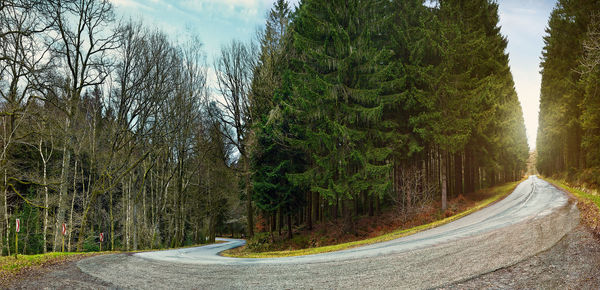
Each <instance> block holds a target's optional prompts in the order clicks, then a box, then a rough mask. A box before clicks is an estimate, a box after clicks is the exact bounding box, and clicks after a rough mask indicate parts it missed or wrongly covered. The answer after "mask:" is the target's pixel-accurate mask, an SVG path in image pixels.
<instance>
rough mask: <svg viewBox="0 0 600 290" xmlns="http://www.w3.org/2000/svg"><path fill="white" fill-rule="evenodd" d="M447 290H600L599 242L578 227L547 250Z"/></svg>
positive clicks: (585, 230)
mask: <svg viewBox="0 0 600 290" xmlns="http://www.w3.org/2000/svg"><path fill="white" fill-rule="evenodd" d="M446 289H600V241H599V240H598V239H596V238H595V237H594V236H593V235H592V234H591V233H590V231H589V230H588V229H586V228H584V227H583V226H582V225H579V226H578V227H577V228H575V229H574V230H573V231H571V232H569V233H568V234H567V235H566V236H565V237H564V238H563V239H562V240H561V241H560V242H558V243H557V244H556V245H555V246H554V247H552V248H550V249H549V250H547V251H544V252H541V253H539V254H537V255H535V256H533V257H531V258H529V259H526V260H524V261H522V262H519V263H517V264H516V265H513V266H510V267H506V268H502V269H499V270H496V271H494V272H490V273H487V274H484V275H481V276H479V277H476V278H473V279H471V280H467V281H464V282H460V283H456V284H453V285H450V286H448V287H447V288H446Z"/></svg>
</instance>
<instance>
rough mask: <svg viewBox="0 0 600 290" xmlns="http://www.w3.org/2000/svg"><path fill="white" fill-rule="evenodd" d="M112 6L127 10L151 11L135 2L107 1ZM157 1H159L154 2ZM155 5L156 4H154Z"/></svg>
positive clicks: (123, 0)
mask: <svg viewBox="0 0 600 290" xmlns="http://www.w3.org/2000/svg"><path fill="white" fill-rule="evenodd" d="M109 1H110V2H111V3H112V4H113V5H115V6H119V7H122V8H128V9H140V8H141V9H145V10H152V7H150V6H148V5H145V4H142V3H140V2H138V1H136V0H109ZM156 1H159V0H156ZM153 2H154V1H153ZM155 3H157V2H155Z"/></svg>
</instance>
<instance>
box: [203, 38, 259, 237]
mask: <svg viewBox="0 0 600 290" xmlns="http://www.w3.org/2000/svg"><path fill="white" fill-rule="evenodd" d="M256 53H257V48H256V45H254V44H253V43H251V44H248V45H246V44H244V43H242V42H239V41H236V40H233V41H232V42H231V43H230V44H229V45H226V46H224V47H222V48H221V55H220V57H219V58H218V59H217V60H216V61H215V65H214V66H215V72H216V74H217V81H218V92H219V96H218V97H217V101H218V102H219V104H220V106H221V107H222V108H223V114H221V116H220V119H221V122H222V123H223V124H225V127H226V128H224V130H222V132H223V134H224V136H225V138H226V139H227V140H228V141H229V142H231V144H233V145H234V146H235V147H236V149H237V150H238V152H239V154H240V159H241V161H242V164H243V168H242V175H243V177H244V180H245V185H246V186H245V191H246V199H247V201H246V202H247V204H246V207H247V215H248V216H247V219H248V234H249V235H250V236H253V235H254V221H253V210H252V190H251V189H250V177H249V160H248V157H249V156H248V150H247V148H248V142H249V135H250V125H251V123H252V115H251V112H250V101H249V100H250V95H251V94H252V92H251V86H252V75H253V72H254V68H255V66H256V59H257V57H256ZM228 128H231V130H228Z"/></svg>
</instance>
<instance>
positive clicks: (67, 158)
mask: <svg viewBox="0 0 600 290" xmlns="http://www.w3.org/2000/svg"><path fill="white" fill-rule="evenodd" d="M66 123H67V125H66V128H67V129H68V128H69V123H70V122H69V119H68V118H67V122H66ZM67 129H66V130H67ZM67 142H68V137H65V145H64V146H63V160H62V169H61V172H60V188H59V191H58V208H57V212H56V216H55V223H54V244H53V246H52V249H53V250H54V251H57V249H58V247H59V246H60V235H61V222H62V221H63V219H64V215H65V209H64V206H63V196H66V195H67V178H68V175H69V163H70V162H71V151H69V148H68V147H67V145H66V144H67Z"/></svg>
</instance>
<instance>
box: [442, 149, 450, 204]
mask: <svg viewBox="0 0 600 290" xmlns="http://www.w3.org/2000/svg"><path fill="white" fill-rule="evenodd" d="M445 159H446V156H445V152H443V151H442V153H440V170H441V177H442V180H441V183H442V210H446V209H447V208H448V205H447V198H448V197H447V194H448V192H447V188H446V170H447V168H446V160H445Z"/></svg>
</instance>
